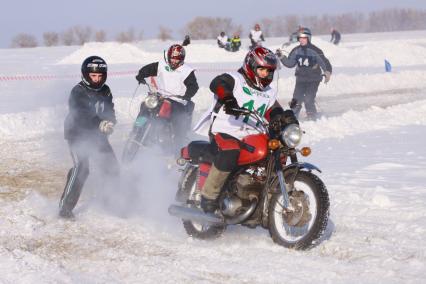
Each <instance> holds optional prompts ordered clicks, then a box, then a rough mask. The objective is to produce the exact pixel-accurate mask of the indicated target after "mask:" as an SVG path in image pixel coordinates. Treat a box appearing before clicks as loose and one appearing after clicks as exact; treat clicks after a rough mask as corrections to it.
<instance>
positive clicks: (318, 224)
mask: <svg viewBox="0 0 426 284" xmlns="http://www.w3.org/2000/svg"><path fill="white" fill-rule="evenodd" d="M288 179H289V177H288V176H286V181H287V180H288ZM275 187H278V190H277V192H279V184H278V182H276V183H275ZM283 202H284V200H283V196H282V194H281V193H280V192H279V193H275V194H273V195H272V198H271V200H270V203H269V210H268V218H269V219H268V223H269V226H268V227H269V233H270V234H271V237H272V239H273V241H274V242H275V243H277V244H279V245H282V246H284V247H287V248H293V249H298V250H306V249H309V248H311V247H313V246H315V245H316V244H317V243H318V240H319V239H320V238H321V236H322V235H323V233H324V231H325V229H326V227H327V222H328V217H329V207H330V201H329V197H328V192H327V188H326V187H325V185H324V183H323V182H322V181H321V180H320V179H319V178H318V177H317V176H316V175H314V174H313V173H311V172H305V171H299V172H298V173H297V176H296V178H295V181H294V190H292V191H290V192H289V202H290V206H289V207H290V208H289V210H286V209H284V206H283Z"/></svg>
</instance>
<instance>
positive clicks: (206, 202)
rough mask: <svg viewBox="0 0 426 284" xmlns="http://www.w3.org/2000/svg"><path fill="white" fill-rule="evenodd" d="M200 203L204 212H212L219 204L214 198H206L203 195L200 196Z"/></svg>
mask: <svg viewBox="0 0 426 284" xmlns="http://www.w3.org/2000/svg"><path fill="white" fill-rule="evenodd" d="M200 205H201V208H202V209H203V211H204V212H205V213H214V212H215V211H216V210H217V209H219V204H218V203H217V200H216V199H214V200H213V199H207V198H205V197H204V196H201V203H200Z"/></svg>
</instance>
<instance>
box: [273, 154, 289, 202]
mask: <svg viewBox="0 0 426 284" xmlns="http://www.w3.org/2000/svg"><path fill="white" fill-rule="evenodd" d="M280 154H281V153H280V152H279V151H276V152H275V153H274V160H275V172H276V174H277V176H278V182H279V186H280V190H281V193H282V195H283V206H284V208H285V209H289V207H290V200H289V197H288V192H287V186H286V184H285V179H284V174H283V165H282V163H281V156H280Z"/></svg>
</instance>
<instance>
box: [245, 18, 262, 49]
mask: <svg viewBox="0 0 426 284" xmlns="http://www.w3.org/2000/svg"><path fill="white" fill-rule="evenodd" d="M249 38H250V42H251V46H250V49H253V48H255V47H257V46H261V45H262V43H261V42H262V41H265V38H264V37H263V32H262V31H261V30H260V25H259V24H255V25H254V29H253V30H251V31H250V35H249Z"/></svg>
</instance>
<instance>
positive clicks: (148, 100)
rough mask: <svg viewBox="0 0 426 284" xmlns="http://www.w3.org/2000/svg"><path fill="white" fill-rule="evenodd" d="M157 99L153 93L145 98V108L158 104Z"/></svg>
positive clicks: (154, 106)
mask: <svg viewBox="0 0 426 284" xmlns="http://www.w3.org/2000/svg"><path fill="white" fill-rule="evenodd" d="M158 102H159V99H158V97H157V96H155V95H150V96H148V97H147V98H146V99H145V106H146V107H147V108H156V107H157V106H158Z"/></svg>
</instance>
